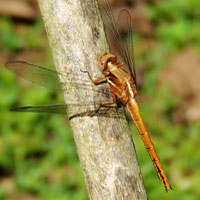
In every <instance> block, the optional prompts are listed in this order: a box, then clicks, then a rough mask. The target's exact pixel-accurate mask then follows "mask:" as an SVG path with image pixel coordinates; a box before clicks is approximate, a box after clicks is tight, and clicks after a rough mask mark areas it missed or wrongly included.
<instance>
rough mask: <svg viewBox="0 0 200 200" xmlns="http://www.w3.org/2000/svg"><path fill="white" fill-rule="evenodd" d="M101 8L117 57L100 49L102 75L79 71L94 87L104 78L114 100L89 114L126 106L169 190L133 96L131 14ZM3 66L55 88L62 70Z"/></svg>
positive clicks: (57, 109) (105, 0) (59, 108)
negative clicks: (121, 31) (116, 16)
mask: <svg viewBox="0 0 200 200" xmlns="http://www.w3.org/2000/svg"><path fill="white" fill-rule="evenodd" d="M100 11H101V17H102V20H103V23H104V29H105V32H106V35H107V38H109V41H110V42H112V44H113V45H114V47H115V50H116V52H117V53H118V54H119V57H118V59H117V57H116V56H115V55H113V54H111V53H102V54H101V55H100V56H99V57H98V63H99V66H100V70H101V72H102V74H103V75H102V76H100V77H99V78H97V79H95V80H93V78H92V76H91V75H90V73H89V72H88V71H82V72H83V73H84V74H87V76H88V77H89V81H90V82H92V83H93V85H94V86H96V87H97V85H100V84H101V83H103V82H107V83H108V84H109V87H110V91H108V92H106V91H100V92H102V93H104V94H106V95H107V93H109V92H110V94H111V96H112V100H113V102H111V103H104V104H103V103H99V106H98V108H97V110H95V111H92V112H90V116H94V115H95V114H98V113H99V112H100V110H101V108H102V107H104V108H111V107H112V106H113V105H116V104H117V105H118V104H120V105H123V106H125V107H126V108H127V110H128V111H129V113H130V115H131V117H132V119H133V121H134V123H135V125H136V127H137V129H138V131H139V134H140V136H141V138H142V141H143V143H144V145H145V147H146V149H147V152H148V154H149V156H150V158H151V160H152V162H153V165H154V167H155V169H156V171H157V174H158V177H159V179H160V180H161V182H162V184H163V186H164V188H165V190H166V191H168V190H170V189H172V187H171V185H170V183H169V181H168V178H167V176H166V174H165V171H164V169H163V167H162V165H161V162H160V159H159V157H158V155H157V153H156V150H155V147H154V144H153V142H152V139H151V137H150V134H149V132H148V130H147V128H146V125H145V123H144V120H143V117H142V115H141V113H140V108H139V105H138V102H137V100H136V98H135V97H136V95H137V84H136V70H135V62H134V49H133V46H134V45H133V20H132V17H131V15H130V13H129V11H128V10H127V9H123V10H121V11H120V13H119V15H118V18H117V20H116V19H115V17H114V14H113V11H112V8H111V5H110V3H109V0H102V6H101V7H100ZM121 23H122V24H123V26H124V27H125V28H126V30H127V32H128V33H129V34H128V37H127V41H124V38H123V37H122V35H121V33H120V24H121ZM118 60H120V61H121V62H118ZM5 67H6V68H8V69H9V70H10V71H12V72H13V73H15V74H16V75H18V76H21V77H23V78H25V79H27V80H29V81H31V82H34V83H37V84H40V85H43V86H46V87H48V88H51V89H54V90H57V89H58V88H60V86H59V85H60V83H59V80H58V76H59V75H60V74H61V72H60V73H59V72H56V71H53V70H50V69H47V68H45V67H41V66H38V65H34V64H30V63H27V62H24V61H8V62H6V63H5ZM62 75H63V74H62ZM67 75H68V74H67V73H66V74H64V76H67ZM69 81H72V80H69ZM84 84H85V87H87V82H86V83H85V82H84ZM80 85H81V87H83V83H82V84H79V86H80ZM98 92H99V91H98ZM94 103H95V102H94ZM86 105H87V104H86ZM66 108H67V105H50V106H26V107H19V108H14V109H11V110H12V111H24V112H44V113H45V112H46V113H60V114H66ZM85 113H86V112H85ZM77 116H79V115H77ZM83 116H84V115H83Z"/></svg>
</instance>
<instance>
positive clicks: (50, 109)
mask: <svg viewBox="0 0 200 200" xmlns="http://www.w3.org/2000/svg"><path fill="white" fill-rule="evenodd" d="M66 109H67V105H46V106H24V107H18V108H12V109H10V111H13V112H35V113H57V114H66V113H67V111H66Z"/></svg>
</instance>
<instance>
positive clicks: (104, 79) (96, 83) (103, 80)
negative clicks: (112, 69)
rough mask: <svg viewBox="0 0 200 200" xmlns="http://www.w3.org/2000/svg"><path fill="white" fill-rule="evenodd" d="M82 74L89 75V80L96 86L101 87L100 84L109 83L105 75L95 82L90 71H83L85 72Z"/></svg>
mask: <svg viewBox="0 0 200 200" xmlns="http://www.w3.org/2000/svg"><path fill="white" fill-rule="evenodd" d="M81 72H83V73H87V74H88V77H89V79H90V80H91V81H92V82H93V83H94V85H99V84H101V83H105V82H107V79H106V77H105V76H104V75H103V76H100V77H99V78H97V79H96V80H93V79H92V77H91V75H90V73H89V72H88V71H83V70H81Z"/></svg>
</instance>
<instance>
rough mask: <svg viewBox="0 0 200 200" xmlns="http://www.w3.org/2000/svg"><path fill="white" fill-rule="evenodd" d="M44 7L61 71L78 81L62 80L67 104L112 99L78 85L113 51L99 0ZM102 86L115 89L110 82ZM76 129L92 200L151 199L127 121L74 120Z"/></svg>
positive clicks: (43, 3)
mask: <svg viewBox="0 0 200 200" xmlns="http://www.w3.org/2000/svg"><path fill="white" fill-rule="evenodd" d="M39 5H40V9H41V13H42V16H43V20H44V23H45V27H46V31H47V35H48V39H49V43H50V46H51V49H52V52H53V57H54V62H55V66H56V69H57V71H61V72H70V74H71V75H70V77H72V78H73V77H74V78H75V81H74V82H72V83H70V84H69V83H67V80H66V77H65V76H60V81H61V82H62V86H63V92H64V100H65V103H69V102H70V101H71V102H73V103H79V104H80V103H83V102H90V101H100V100H101V101H105V102H106V101H107V102H108V101H109V102H110V101H112V99H111V97H110V96H105V95H104V96H101V95H99V96H98V95H96V92H95V91H96V89H91V90H85V89H84V87H83V88H78V87H76V86H77V84H76V81H77V82H78V81H79V78H80V76H82V77H83V78H85V79H86V80H85V82H86V83H90V80H89V78H88V76H86V74H84V73H81V72H80V69H81V70H87V71H89V73H90V74H91V76H92V77H93V79H95V78H97V77H98V76H100V75H101V72H100V71H99V69H98V62H97V57H98V55H99V54H100V53H102V52H108V44H107V41H106V39H105V33H104V30H103V24H102V21H101V18H100V13H99V10H98V4H97V2H96V0H56V1H55V0H39ZM100 87H101V88H102V87H103V88H105V90H108V89H109V88H108V85H107V84H104V85H103V86H100ZM69 88H71V90H70V92H69V91H68V90H67V89H69ZM91 88H94V86H93V85H92V83H91ZM78 109H79V108H78ZM68 111H69V110H68ZM114 112H117V111H114ZM74 114H75V113H74ZM115 114H116V116H118V113H115ZM70 125H71V128H72V131H73V135H74V140H75V143H76V147H77V152H78V155H79V159H80V165H81V167H82V169H83V173H84V177H85V183H86V186H87V190H88V195H89V198H90V199H92V200H121V199H127V200H128V199H131V200H132V199H134V200H136V199H137V200H138V199H142V200H143V199H147V197H146V192H145V189H144V186H143V182H142V176H141V172H140V169H139V166H138V162H137V158H136V153H135V148H134V144H133V141H132V138H131V133H130V131H129V127H128V124H127V121H126V120H125V118H124V117H115V116H114V115H113V116H110V117H108V116H101V115H98V114H97V116H93V117H91V116H79V117H74V118H73V119H71V120H70Z"/></svg>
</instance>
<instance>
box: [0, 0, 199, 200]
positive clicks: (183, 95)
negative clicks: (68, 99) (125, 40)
mask: <svg viewBox="0 0 200 200" xmlns="http://www.w3.org/2000/svg"><path fill="white" fill-rule="evenodd" d="M111 4H112V6H113V9H114V13H115V14H116V15H117V13H118V12H119V10H120V9H121V8H123V7H127V6H128V7H129V9H130V11H131V13H132V15H133V17H134V28H135V35H134V40H135V62H136V66H137V81H138V86H139V92H138V97H137V98H138V100H139V102H140V105H141V110H142V114H143V116H144V120H145V122H146V124H147V127H148V129H149V131H150V133H151V136H152V139H153V142H154V144H155V147H156V149H157V152H158V155H159V157H160V159H161V162H162V164H163V166H164V169H165V170H166V173H167V175H168V178H169V180H170V183H171V185H172V187H173V190H172V191H169V192H168V193H166V192H165V190H164V188H163V186H162V185H161V182H160V180H159V179H158V177H157V174H156V171H155V169H154V166H153V164H152V162H151V160H150V158H149V156H148V154H147V151H146V149H145V147H144V145H143V143H142V141H141V139H140V136H139V134H138V132H137V130H136V128H135V126H134V124H133V123H132V122H131V119H130V117H129V116H128V120H129V122H130V123H129V124H130V127H131V130H132V133H133V139H134V142H135V146H136V151H137V155H138V160H139V164H140V167H141V171H142V175H143V179H144V184H145V187H146V190H147V194H148V197H149V199H150V200H151V199H154V200H155V199H162V200H163V199H167V200H174V199H180V200H188V199H190V200H198V199H199V198H200V190H199V188H200V148H199V145H200V137H199V135H200V123H199V122H200V1H199V0H123V1H122V0H112V1H111ZM10 59H19V60H26V61H29V62H32V63H35V64H40V65H44V66H46V67H48V68H52V69H53V65H54V64H53V59H52V54H51V51H50V49H49V45H48V41H47V37H46V33H45V29H44V24H43V21H42V19H41V15H40V11H39V7H38V4H37V1H36V0H0V200H25V199H26V200H39V199H42V200H43V199H44V200H51V199H52V200H64V199H65V200H66V199H70V200H87V199H88V198H87V192H86V189H85V184H84V179H83V175H82V172H81V168H80V166H79V161H78V157H77V153H76V149H75V145H74V141H73V136H72V133H71V130H70V127H69V123H67V121H66V119H65V117H64V116H59V115H53V114H52V115H45V114H43V115H42V114H32V113H12V112H9V111H8V110H9V108H11V107H16V106H25V105H41V104H53V103H55V104H56V103H57V104H58V103H62V95H61V94H57V93H55V92H52V91H49V90H48V89H45V88H42V87H38V86H35V85H33V84H30V83H28V82H26V81H24V80H22V79H19V78H18V77H15V76H14V75H13V74H11V73H10V72H9V71H7V70H6V69H5V68H4V67H3V65H4V63H5V62H6V61H7V60H10Z"/></svg>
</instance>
